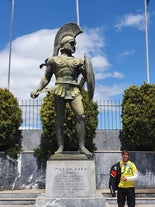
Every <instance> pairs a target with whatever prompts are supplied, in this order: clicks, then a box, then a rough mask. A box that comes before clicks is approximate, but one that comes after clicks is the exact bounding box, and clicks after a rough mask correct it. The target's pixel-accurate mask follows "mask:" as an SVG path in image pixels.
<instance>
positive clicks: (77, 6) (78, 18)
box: [76, 0, 80, 26]
mask: <svg viewBox="0 0 155 207" xmlns="http://www.w3.org/2000/svg"><path fill="white" fill-rule="evenodd" d="M76 16H77V24H78V25H79V26H80V15H79V3H78V0H76Z"/></svg>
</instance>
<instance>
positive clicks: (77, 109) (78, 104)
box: [71, 95, 92, 157]
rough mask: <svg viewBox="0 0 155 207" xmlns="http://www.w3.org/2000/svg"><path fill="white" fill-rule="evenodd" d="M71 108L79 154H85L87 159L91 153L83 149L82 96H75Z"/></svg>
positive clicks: (83, 119)
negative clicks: (73, 115) (74, 118)
mask: <svg viewBox="0 0 155 207" xmlns="http://www.w3.org/2000/svg"><path fill="white" fill-rule="evenodd" d="M71 107H72V109H73V111H74V113H75V117H76V126H75V127H76V136H77V138H78V140H79V152H80V153H81V154H85V155H86V156H87V157H91V156H92V153H91V152H89V150H87V149H86V147H85V115H84V106H83V102H82V96H81V95H79V96H77V97H76V98H75V99H74V100H73V101H72V102H71Z"/></svg>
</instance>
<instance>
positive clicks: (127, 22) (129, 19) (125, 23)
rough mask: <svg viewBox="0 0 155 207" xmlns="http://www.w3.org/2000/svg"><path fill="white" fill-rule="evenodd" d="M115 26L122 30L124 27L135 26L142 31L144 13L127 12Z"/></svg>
mask: <svg viewBox="0 0 155 207" xmlns="http://www.w3.org/2000/svg"><path fill="white" fill-rule="evenodd" d="M114 27H115V28H116V30H121V29H122V28H124V27H133V28H136V29H138V30H141V31H142V30H144V15H142V14H132V13H130V14H127V15H125V16H123V17H122V18H121V19H120V20H119V22H118V23H117V24H116V25H115V26H114Z"/></svg>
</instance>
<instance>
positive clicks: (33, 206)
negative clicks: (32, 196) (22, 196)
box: [0, 204, 35, 207]
mask: <svg viewBox="0 0 155 207" xmlns="http://www.w3.org/2000/svg"><path fill="white" fill-rule="evenodd" d="M0 207H35V205H20V204H19V205H18V204H15V205H0Z"/></svg>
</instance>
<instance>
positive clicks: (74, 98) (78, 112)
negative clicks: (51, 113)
mask: <svg viewBox="0 0 155 207" xmlns="http://www.w3.org/2000/svg"><path fill="white" fill-rule="evenodd" d="M80 33H82V30H81V29H80V27H79V26H78V25H77V24H75V23H68V24H65V25H64V26H63V27H61V28H60V29H59V31H58V32H57V34H56V37H55V42H54V52H53V56H52V57H51V58H48V59H46V60H45V63H43V64H41V65H40V67H41V68H42V67H43V66H46V71H45V75H44V77H43V78H42V79H41V81H40V84H39V86H38V88H37V89H36V90H34V91H33V92H31V97H32V98H36V97H37V96H38V95H39V94H40V92H41V91H44V90H43V89H44V88H45V87H46V86H47V84H48V83H49V82H50V80H51V77H52V75H53V74H54V75H55V78H56V82H55V86H54V87H53V88H52V91H53V93H54V101H55V110H56V120H55V125H56V137H57V142H58V150H57V151H56V152H55V154H57V153H63V151H64V136H63V133H64V129H63V123H64V114H65V105H66V102H68V103H69V104H70V106H71V108H72V110H73V111H74V114H75V118H76V136H77V138H78V140H79V152H80V153H83V154H85V155H86V156H91V155H92V153H91V152H89V151H88V150H87V149H86V147H85V114H84V106H83V102H82V95H81V92H80V89H81V87H82V86H83V85H84V83H85V82H87V88H88V95H89V99H90V100H92V98H93V95H94V87H95V80H94V73H93V68H92V64H91V61H90V59H89V58H88V57H87V56H86V55H85V56H84V58H76V57H74V56H73V53H75V49H76V48H75V46H76V40H75V38H76V36H77V35H78V34H80ZM59 51H60V52H61V54H60V55H58V53H59ZM80 74H82V76H83V77H82V79H81V81H80V83H78V77H79V75H80Z"/></svg>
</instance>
